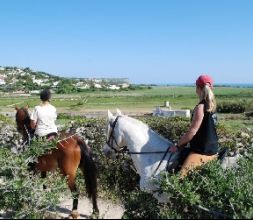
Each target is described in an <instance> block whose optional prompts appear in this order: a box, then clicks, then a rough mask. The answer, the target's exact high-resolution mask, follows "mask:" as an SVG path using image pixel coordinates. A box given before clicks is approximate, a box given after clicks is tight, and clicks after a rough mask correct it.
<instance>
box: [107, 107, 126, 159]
mask: <svg viewBox="0 0 253 220" xmlns="http://www.w3.org/2000/svg"><path fill="white" fill-rule="evenodd" d="M121 117H123V115H122V113H121V112H120V111H119V110H117V115H116V116H114V115H113V114H112V113H111V112H110V111H108V120H107V122H108V123H107V130H106V133H107V137H106V140H107V141H106V144H105V146H104V148H103V152H104V154H105V155H106V156H108V157H113V158H114V157H115V156H116V154H117V153H119V152H121V151H122V150H123V149H124V147H125V142H124V138H123V133H122V132H121V131H120V129H119V120H120V118H121Z"/></svg>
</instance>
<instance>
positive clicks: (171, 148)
mask: <svg viewBox="0 0 253 220" xmlns="http://www.w3.org/2000/svg"><path fill="white" fill-rule="evenodd" d="M177 151H178V146H177V145H174V146H172V147H170V149H169V152H171V153H175V152H177Z"/></svg>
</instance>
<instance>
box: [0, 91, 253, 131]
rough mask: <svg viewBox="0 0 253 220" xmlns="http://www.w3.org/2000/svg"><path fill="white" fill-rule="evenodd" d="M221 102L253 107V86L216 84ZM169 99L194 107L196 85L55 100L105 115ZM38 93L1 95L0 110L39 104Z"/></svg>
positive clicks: (140, 110) (240, 123) (77, 111)
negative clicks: (241, 86) (242, 86)
mask: <svg viewBox="0 0 253 220" xmlns="http://www.w3.org/2000/svg"><path fill="white" fill-rule="evenodd" d="M215 95H216V99H217V103H218V104H219V103H223V102H229V103H230V102H232V103H243V104H244V105H245V106H246V111H252V110H253V88H231V87H217V88H215ZM165 101H169V102H170V105H171V106H172V109H190V110H192V109H193V108H194V106H195V105H196V104H197V102H198V99H197V96H196V94H195V88H194V87H172V86H170V87H152V88H150V89H147V88H145V89H140V90H132V91H111V92H108V91H88V92H86V93H78V94H67V95H65V94H64V95H59V94H54V95H53V98H52V104H53V105H55V106H56V108H57V111H58V113H67V114H71V115H86V116H92V117H93V116H95V117H97V116H100V117H105V116H106V111H107V110H108V109H110V110H114V109H115V108H119V109H121V110H122V111H123V112H124V113H126V114H129V115H142V114H150V113H152V112H153V110H154V108H155V107H156V106H163V105H164V102H165ZM39 102H40V101H39V97H38V95H37V96H36V95H34V96H31V97H22V96H20V97H19V96H10V95H1V97H0V112H2V113H5V114H6V113H8V114H14V113H15V110H14V107H15V105H18V106H24V105H26V104H28V105H29V106H30V108H31V109H32V108H33V107H34V106H35V105H37V104H39ZM220 119H221V120H226V126H228V127H232V129H233V127H234V126H236V128H238V129H240V128H242V127H245V126H247V127H252V128H253V125H252V122H250V121H248V120H247V118H245V117H244V116H243V115H238V114H236V115H231V114H230V115H229V116H227V115H223V114H220Z"/></svg>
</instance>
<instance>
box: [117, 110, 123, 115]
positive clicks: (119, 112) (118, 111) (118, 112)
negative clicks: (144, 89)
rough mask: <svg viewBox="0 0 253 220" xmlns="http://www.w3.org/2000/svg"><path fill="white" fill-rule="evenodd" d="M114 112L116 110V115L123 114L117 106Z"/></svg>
mask: <svg viewBox="0 0 253 220" xmlns="http://www.w3.org/2000/svg"><path fill="white" fill-rule="evenodd" d="M116 112H117V115H118V116H122V115H123V114H122V113H121V111H120V110H119V109H118V108H117V109H116Z"/></svg>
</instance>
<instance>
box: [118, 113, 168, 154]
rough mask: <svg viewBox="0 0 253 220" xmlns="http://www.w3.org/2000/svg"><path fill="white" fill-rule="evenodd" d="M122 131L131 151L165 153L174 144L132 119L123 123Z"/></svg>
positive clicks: (126, 119)
mask: <svg viewBox="0 0 253 220" xmlns="http://www.w3.org/2000/svg"><path fill="white" fill-rule="evenodd" d="M128 119H129V120H128ZM120 129H121V132H122V133H123V134H124V136H125V138H124V139H125V141H126V142H127V143H126V144H127V146H128V147H129V150H133V151H141V150H142V151H147V150H148V151H157V150H159V151H163V150H167V148H168V146H170V145H171V144H172V143H171V142H170V141H169V140H167V139H165V138H163V137H162V136H160V135H159V134H158V133H156V132H155V131H153V130H152V129H150V128H149V127H148V126H147V125H145V124H143V123H142V122H139V121H137V120H135V119H132V118H128V117H126V118H125V119H124V121H123V123H121V125H120ZM130 148H131V149H130Z"/></svg>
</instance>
